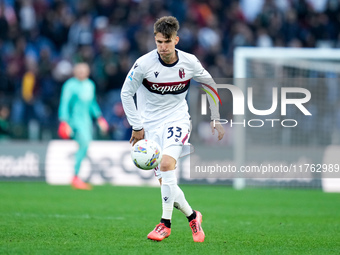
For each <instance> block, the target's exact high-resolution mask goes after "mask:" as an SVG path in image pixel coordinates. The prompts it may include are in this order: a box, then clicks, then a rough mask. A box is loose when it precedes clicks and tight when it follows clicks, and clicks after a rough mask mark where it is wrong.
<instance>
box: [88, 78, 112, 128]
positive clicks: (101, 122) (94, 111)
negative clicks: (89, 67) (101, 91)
mask: <svg viewBox="0 0 340 255" xmlns="http://www.w3.org/2000/svg"><path fill="white" fill-rule="evenodd" d="M91 83H92V85H93V99H92V102H91V105H90V112H89V114H90V115H91V117H92V118H94V119H96V122H97V124H98V126H99V128H100V131H101V132H102V133H103V134H106V133H107V132H108V131H109V124H108V123H107V121H106V120H105V118H104V117H103V114H102V111H101V109H100V107H99V105H98V102H97V99H96V90H95V85H94V83H93V82H92V81H91Z"/></svg>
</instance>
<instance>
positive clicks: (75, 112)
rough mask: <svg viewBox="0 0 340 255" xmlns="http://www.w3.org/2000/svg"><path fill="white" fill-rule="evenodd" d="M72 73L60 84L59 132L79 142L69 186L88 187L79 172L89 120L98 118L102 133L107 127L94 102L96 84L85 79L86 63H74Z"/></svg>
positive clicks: (89, 134) (89, 132) (90, 126)
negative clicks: (71, 75) (72, 74)
mask: <svg viewBox="0 0 340 255" xmlns="http://www.w3.org/2000/svg"><path fill="white" fill-rule="evenodd" d="M73 73H74V77H72V78H70V79H68V80H67V81H66V82H65V83H64V85H63V87H62V93H61V98H60V105H59V120H60V124H59V129H58V134H59V136H60V137H61V138H63V139H69V138H73V139H75V141H77V143H78V145H79V148H78V151H77V152H76V155H75V165H74V177H73V179H72V183H71V185H72V187H73V188H75V189H84V190H90V189H91V185H89V184H88V183H85V182H83V181H82V180H81V179H80V178H79V177H78V175H79V171H80V166H81V162H82V161H83V159H84V158H85V156H86V153H87V149H88V146H89V144H90V142H91V140H92V129H93V124H92V120H93V119H96V120H97V123H98V126H99V128H100V129H101V131H102V132H104V133H105V132H107V131H108V127H109V126H108V124H107V122H106V120H105V119H104V118H103V117H102V113H101V110H100V108H99V105H98V103H97V101H96V94H95V85H94V83H93V81H92V80H90V79H89V78H88V77H89V75H90V67H89V66H88V64H86V63H79V64H76V65H75V66H74V69H73Z"/></svg>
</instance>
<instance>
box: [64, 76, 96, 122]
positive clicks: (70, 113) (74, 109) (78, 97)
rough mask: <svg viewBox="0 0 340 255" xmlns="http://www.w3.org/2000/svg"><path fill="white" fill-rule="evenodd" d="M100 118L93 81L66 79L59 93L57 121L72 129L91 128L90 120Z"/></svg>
mask: <svg viewBox="0 0 340 255" xmlns="http://www.w3.org/2000/svg"><path fill="white" fill-rule="evenodd" d="M100 116H101V110H100V108H99V105H98V103H97V100H96V93H95V85H94V83H93V81H91V80H90V79H85V80H82V81H80V80H78V79H77V78H74V77H73V78H70V79H68V80H67V81H66V82H65V83H64V85H63V88H62V92H61V98H60V105H59V120H60V121H66V122H67V123H68V124H69V125H70V126H71V127H73V128H74V127H76V128H81V127H89V126H92V120H93V119H96V118H98V117H100Z"/></svg>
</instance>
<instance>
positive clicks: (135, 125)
mask: <svg viewBox="0 0 340 255" xmlns="http://www.w3.org/2000/svg"><path fill="white" fill-rule="evenodd" d="M143 78H144V73H143V71H142V67H141V66H140V64H139V62H138V60H137V61H136V62H135V63H134V65H133V67H132V68H131V70H130V72H129V73H128V75H127V77H126V79H125V81H124V84H123V87H122V91H121V93H120V96H121V99H122V104H123V108H124V111H125V114H126V117H127V120H128V122H129V124H130V125H131V126H132V130H133V131H132V135H131V139H130V143H132V145H134V144H135V143H136V142H138V141H139V140H142V139H143V138H144V129H143V125H142V120H141V118H140V115H139V113H138V111H137V107H136V104H135V101H134V99H133V96H134V95H135V94H136V91H137V89H138V88H139V87H140V86H141V85H142V82H143Z"/></svg>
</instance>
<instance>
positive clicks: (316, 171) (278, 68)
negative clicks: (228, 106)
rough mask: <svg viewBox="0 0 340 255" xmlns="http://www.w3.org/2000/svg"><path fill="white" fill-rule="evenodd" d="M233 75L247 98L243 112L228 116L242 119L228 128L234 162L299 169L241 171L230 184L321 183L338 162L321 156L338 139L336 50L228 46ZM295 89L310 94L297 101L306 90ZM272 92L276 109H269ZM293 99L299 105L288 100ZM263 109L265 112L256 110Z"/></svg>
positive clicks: (339, 55) (339, 68) (339, 53)
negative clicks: (252, 174)
mask: <svg viewBox="0 0 340 255" xmlns="http://www.w3.org/2000/svg"><path fill="white" fill-rule="evenodd" d="M234 77H235V78H234V85H236V86H237V87H239V88H240V89H241V90H242V91H243V93H244V95H245V98H246V99H247V103H248V109H247V110H246V111H245V113H244V115H242V116H237V115H236V116H234V119H235V122H237V123H245V124H244V125H235V127H234V128H233V133H234V137H235V139H234V140H235V142H234V158H235V161H236V163H237V165H239V166H244V165H248V166H249V165H250V166H251V165H252V164H257V165H258V166H261V167H262V166H266V167H267V168H268V167H269V168H270V166H271V167H274V168H275V167H276V170H277V171H278V172H280V171H282V170H283V169H282V166H285V167H287V168H285V169H284V170H287V171H289V172H291V171H295V173H300V175H292V174H291V175H280V174H278V173H277V172H275V173H273V175H272V176H271V178H249V175H248V174H247V173H243V174H240V175H239V177H238V178H236V179H234V187H235V188H238V189H240V188H243V187H245V186H285V187H311V188H321V187H322V177H323V176H326V174H327V173H328V171H333V172H334V169H333V168H334V167H338V163H339V162H337V161H336V160H335V159H334V160H335V161H334V160H333V161H334V162H333V161H332V162H329V161H328V162H326V161H325V158H329V157H327V155H326V154H327V153H328V152H329V151H330V150H329V148H333V147H334V148H335V149H337V145H338V144H339V143H340V87H339V78H340V50H337V49H297V48H245V47H240V48H237V49H235V52H234ZM249 89H251V90H249ZM294 89H295V90H294ZM298 89H300V91H299V93H293V92H294V91H295V92H297V90H298ZM301 89H304V90H301ZM286 90H288V93H286V92H287V91H286ZM290 92H291V93H290ZM301 92H310V95H311V98H310V100H305V101H303V98H305V99H306V97H307V94H308V93H301ZM275 95H276V96H277V98H276V99H277V102H278V103H277V109H276V111H269V110H270V109H273V108H271V107H274V106H275V105H274V103H273V102H274V101H275ZM287 98H289V99H287ZM285 99H287V100H288V101H289V100H291V101H290V103H289V104H285V102H286V103H287V102H288V101H284V100H285ZM249 100H250V102H249ZM299 100H302V101H303V104H301V107H298V104H295V105H294V103H292V102H302V101H299ZM274 108H275V107H274ZM282 108H284V109H282ZM303 109H306V110H307V111H308V112H309V113H310V116H306V112H305V113H304V112H303V111H302V110H303ZM256 110H258V111H256ZM264 110H268V112H267V113H269V112H270V114H263V115H261V114H259V112H260V111H262V113H264ZM283 110H284V111H283ZM284 113H285V114H284ZM331 151H332V150H331ZM333 152H334V150H333ZM330 153H331V152H330ZM280 166H281V169H280ZM272 170H273V168H272ZM336 171H338V170H336ZM256 177H261V176H256ZM276 177H277V178H276ZM286 177H287V178H286Z"/></svg>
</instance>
